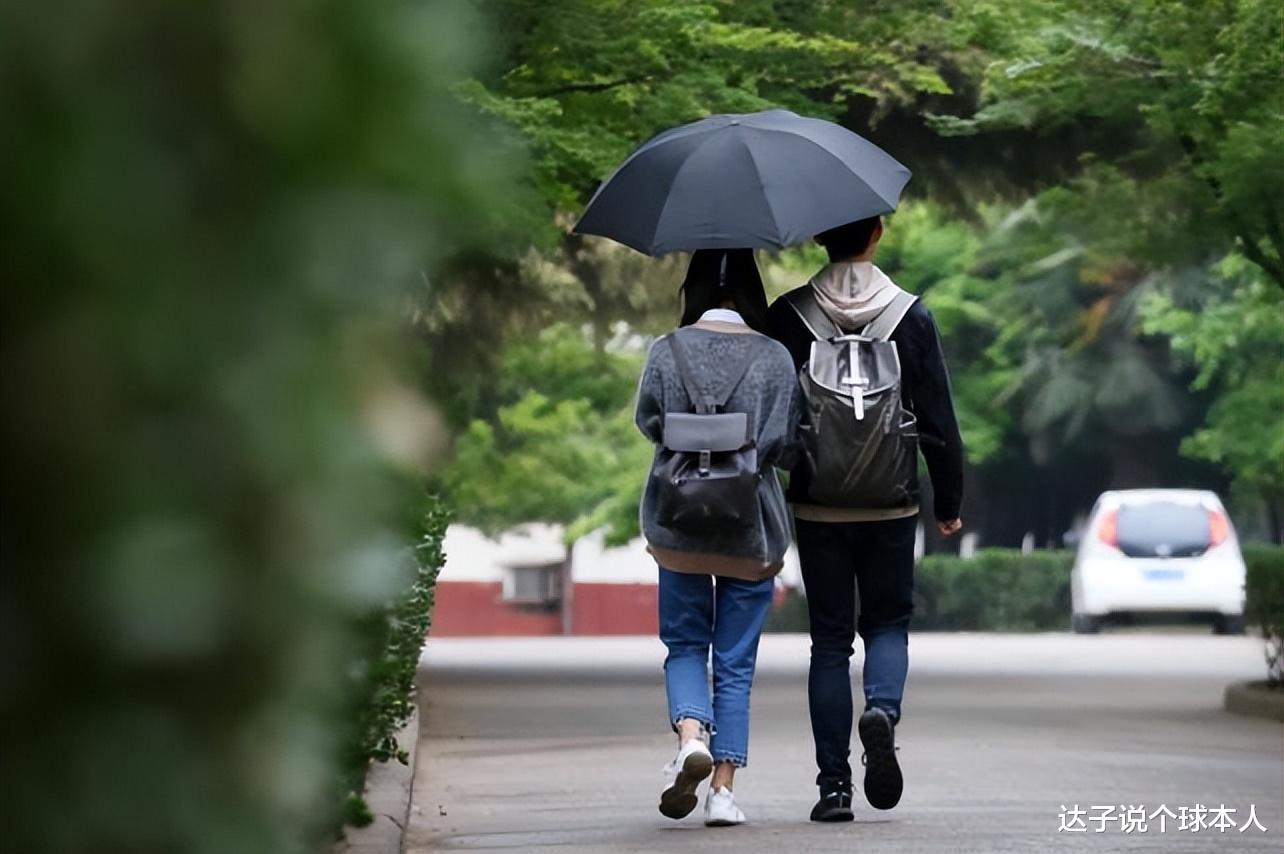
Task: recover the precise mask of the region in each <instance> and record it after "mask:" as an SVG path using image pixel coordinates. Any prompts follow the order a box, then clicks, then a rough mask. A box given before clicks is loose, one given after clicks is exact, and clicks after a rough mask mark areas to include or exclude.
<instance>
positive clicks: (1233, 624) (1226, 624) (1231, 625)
mask: <svg viewBox="0 0 1284 854" xmlns="http://www.w3.org/2000/svg"><path fill="white" fill-rule="evenodd" d="M1213 634H1215V635H1242V634H1244V615H1243V614H1219V615H1218V616H1217V617H1216V618H1215V619H1214V620H1213Z"/></svg>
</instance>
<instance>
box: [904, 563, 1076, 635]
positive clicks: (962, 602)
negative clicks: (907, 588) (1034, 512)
mask: <svg viewBox="0 0 1284 854" xmlns="http://www.w3.org/2000/svg"><path fill="white" fill-rule="evenodd" d="M1073 563H1074V553H1073V552H1070V551H1035V552H1031V553H1030V554H1022V553H1021V552H1019V551H1017V550H1014V549H983V550H981V551H979V552H977V553H976V555H975V556H974V557H972V558H969V559H966V560H964V559H963V558H960V557H958V556H957V555H946V554H934V555H928V556H927V557H925V558H923V560H922V561H921V562H920V563H919V565H918V567H917V568H916V570H915V578H914V586H915V590H916V594H917V595H916V601H915V609H914V627H915V628H917V629H924V630H942V631H973V632H984V631H990V632H1021V631H1056V630H1060V629H1065V628H1068V627H1069V625H1070V567H1071V566H1072V564H1073Z"/></svg>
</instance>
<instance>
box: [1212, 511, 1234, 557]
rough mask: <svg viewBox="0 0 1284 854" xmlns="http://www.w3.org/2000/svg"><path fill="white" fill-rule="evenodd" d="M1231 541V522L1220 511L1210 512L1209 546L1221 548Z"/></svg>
mask: <svg viewBox="0 0 1284 854" xmlns="http://www.w3.org/2000/svg"><path fill="white" fill-rule="evenodd" d="M1228 539H1230V520H1229V519H1227V518H1226V514H1225V513H1222V512H1221V511H1219V510H1209V511H1208V545H1209V547H1210V548H1211V547H1212V546H1220V545H1221V544H1222V543H1224V542H1226V541H1227V540H1228Z"/></svg>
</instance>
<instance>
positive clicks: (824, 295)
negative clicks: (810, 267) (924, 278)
mask: <svg viewBox="0 0 1284 854" xmlns="http://www.w3.org/2000/svg"><path fill="white" fill-rule="evenodd" d="M811 286H812V288H813V289H814V290H815V292H816V301H817V302H818V303H820V307H821V308H823V309H824V310H825V313H826V314H828V315H829V317H830V319H832V320H833V321H834V323H836V324H837V325H838V327H839V328H840V329H842V330H843V331H844V332H859V331H860V330H861V329H863V328H864V327H865V326H866V325H867V324H868V323H869V322H870V321H871V320H873V319H874V318H875V317H877V316H878V314H879V312H881V311H882V310H883V309H885V308H887V306H888V304H889V303H891V301H892V299H893V298H895V296H896V295H897V294H898V293H900V292H901V288H900V287H899V286H898V285H897V284H896V283H895V282H893V281H892V280H891V279H890V278H888V276H887V274H886V273H884V272H883V271H882V270H880V269H878V268H877V267H875V266H874V263H873V262H872V261H835V262H833V263H831V264H827V265H825V267H824V268H822V269H821V271H820V272H819V273H817V274H816V275H815V276H813V277H812V279H811Z"/></svg>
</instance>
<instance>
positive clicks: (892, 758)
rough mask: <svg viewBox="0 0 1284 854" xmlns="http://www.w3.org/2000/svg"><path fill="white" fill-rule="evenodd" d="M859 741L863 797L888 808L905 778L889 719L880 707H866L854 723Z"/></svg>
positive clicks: (875, 806) (892, 803)
mask: <svg viewBox="0 0 1284 854" xmlns="http://www.w3.org/2000/svg"><path fill="white" fill-rule="evenodd" d="M857 729H858V731H859V732H860V743H861V744H863V745H864V746H865V755H864V756H862V757H861V762H862V763H864V765H865V799H866V800H868V801H869V805H870V806H872V807H874V808H875V809H880V810H889V809H891V808H892V807H894V806H896V805H897V804H898V803H900V800H901V792H902V791H903V790H904V788H905V780H904V778H903V777H901V766H900V763H899V762H897V761H896V739H895V736H894V726H893V724H892V719H891V718H889V717H888V716H887V712H885V711H883V710H882V709H868V710H866V711H865V713H864V714H863V715H861V716H860V723H859V724H858V725H857Z"/></svg>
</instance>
